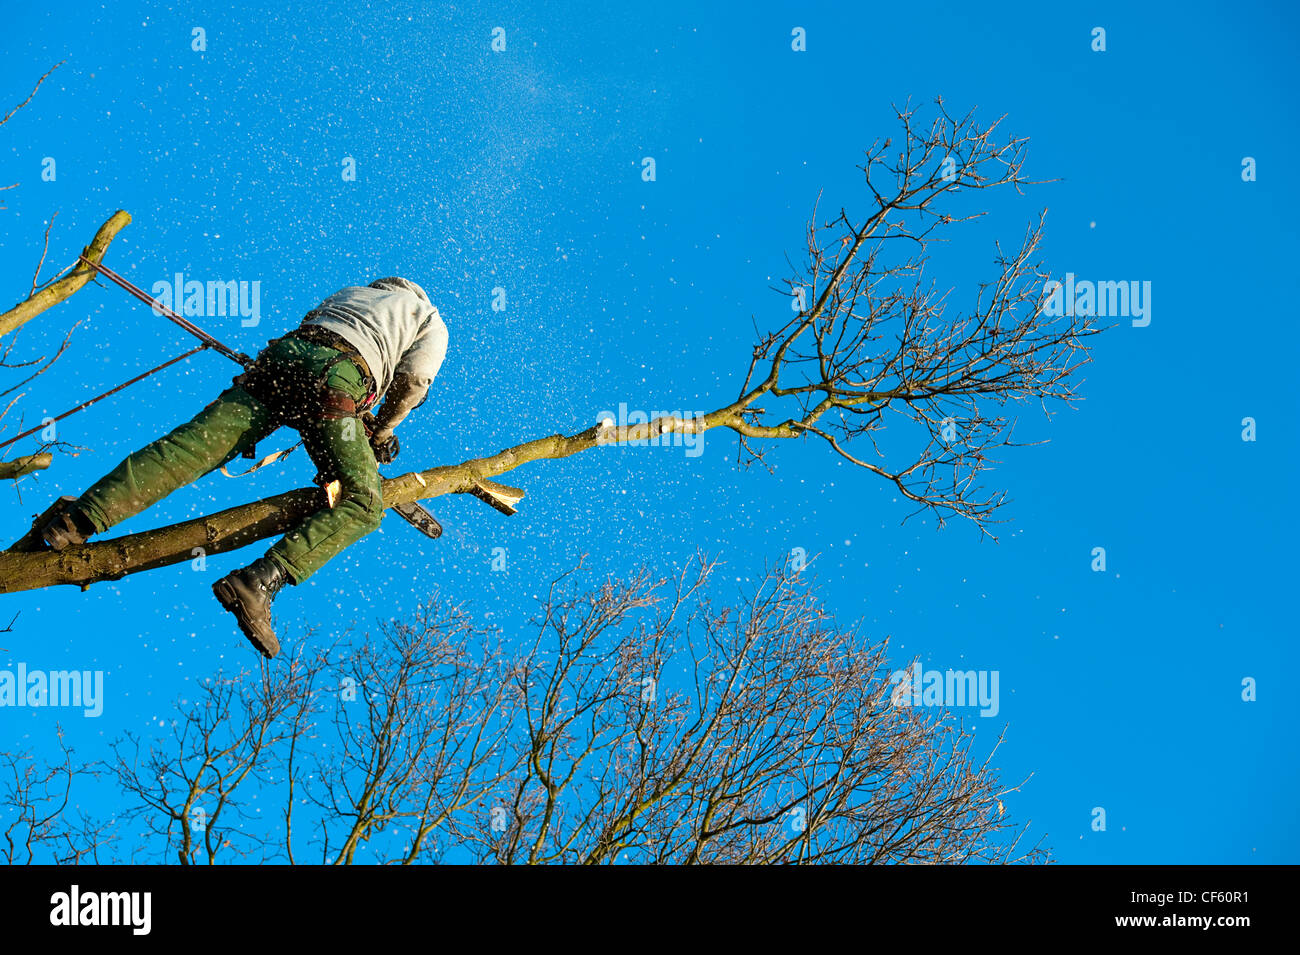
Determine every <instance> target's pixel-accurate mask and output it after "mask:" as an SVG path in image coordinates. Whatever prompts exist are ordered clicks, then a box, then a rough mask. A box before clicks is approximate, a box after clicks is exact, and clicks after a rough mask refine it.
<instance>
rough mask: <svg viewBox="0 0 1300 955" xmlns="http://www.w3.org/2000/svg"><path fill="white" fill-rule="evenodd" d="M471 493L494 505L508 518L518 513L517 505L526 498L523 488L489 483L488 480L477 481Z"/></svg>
mask: <svg viewBox="0 0 1300 955" xmlns="http://www.w3.org/2000/svg"><path fill="white" fill-rule="evenodd" d="M469 492H470V493H471V494H473V495H474V496H475V497H476V498H478V499H479V500H480V501H485V502H486V503H488V504H490V505H492V506H493V507H494V508H496V509H497V510H498V511H500V512H501V513H502V514H505V515H506V516H507V517H509V516H511V515H513V514H517V513H518V511H517V510H516V509H515V505H516V504H518V503H519V502H520V501H521V500H523V497H524V491H523V488H518V487H511V486H510V485H508V484H498V483H497V482H496V481H489V480H487V479H486V478H479V479H477V480H476V481H475V482H474V486H473V487H472V488H470V491H469Z"/></svg>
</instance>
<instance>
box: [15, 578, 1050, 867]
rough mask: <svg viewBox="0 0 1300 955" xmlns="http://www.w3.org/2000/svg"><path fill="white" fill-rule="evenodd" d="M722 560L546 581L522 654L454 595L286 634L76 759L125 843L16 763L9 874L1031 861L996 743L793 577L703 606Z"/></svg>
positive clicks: (1039, 856)
mask: <svg viewBox="0 0 1300 955" xmlns="http://www.w3.org/2000/svg"><path fill="white" fill-rule="evenodd" d="M716 566H717V565H716V562H715V561H712V560H709V559H705V558H703V557H700V558H698V559H697V560H696V561H695V562H694V563H692V564H691V565H689V566H687V567H685V568H683V569H682V570H681V571H680V572H678V573H676V574H674V575H673V576H671V577H662V576H656V575H654V574H652V573H650V572H648V571H642V572H640V573H639V574H637V575H635V576H634V577H633V578H632V579H630V580H625V581H618V580H607V581H606V582H605V583H604V584H603V585H601V586H599V587H597V588H595V589H593V590H579V589H578V588H577V587H576V586H575V585H574V581H573V579H572V578H571V577H564V578H561V579H560V580H557V581H555V582H553V583H552V585H551V588H550V590H549V591H548V593H547V594H546V596H545V597H544V598H542V599H541V602H540V607H539V611H538V614H537V616H536V620H535V636H534V637H533V639H532V640H531V641H526V642H525V645H524V646H522V647H519V648H518V649H516V650H510V651H507V650H506V649H505V648H504V647H503V645H502V643H501V641H500V639H499V635H498V634H496V633H494V632H492V631H490V630H485V629H482V628H478V627H475V626H474V625H473V624H471V622H470V621H469V619H468V617H467V616H466V614H465V613H464V611H463V610H462V609H461V608H456V607H451V608H445V609H442V610H440V611H439V612H438V613H436V614H434V613H432V612H430V613H426V614H424V615H422V616H420V617H419V618H418V619H415V620H411V621H408V622H405V623H401V624H395V625H392V626H389V627H386V628H384V629H383V630H382V632H380V633H377V634H373V635H371V636H370V638H369V639H364V640H361V641H360V642H356V643H352V642H341V643H339V644H337V645H335V646H333V647H322V646H320V645H318V644H317V643H316V641H315V640H304V641H300V642H299V644H298V647H297V649H296V652H292V653H290V654H289V655H288V657H289V662H288V664H287V665H277V666H275V667H270V666H266V665H263V666H262V667H261V669H260V670H255V671H251V672H241V673H237V674H229V675H225V676H217V677H214V678H212V679H209V680H207V681H206V682H204V683H203V684H202V685H201V687H200V691H199V692H198V693H197V694H196V695H195V696H194V698H192V699H189V700H186V701H182V702H181V703H180V704H178V706H177V709H176V713H175V716H174V718H173V720H172V721H171V730H170V733H169V734H168V735H166V736H164V737H163V738H157V739H142V738H139V737H135V736H132V737H128V738H126V739H123V740H120V741H119V742H118V743H116V744H115V746H114V756H113V758H112V759H111V760H109V761H108V762H107V763H106V764H103V765H96V766H93V767H90V769H89V770H85V771H91V770H93V771H95V772H99V773H103V774H106V775H108V776H109V777H111V778H113V779H115V780H116V782H117V784H118V786H119V788H120V790H121V792H122V794H123V795H124V797H125V798H126V800H127V801H126V804H125V805H124V806H123V807H122V809H121V810H120V811H119V812H118V813H117V817H118V820H119V821H118V826H117V828H118V829H119V830H121V829H129V830H130V831H129V832H117V833H112V832H106V830H105V829H104V827H101V826H96V825H94V824H92V823H88V822H86V821H83V820H76V821H75V823H73V824H71V825H70V826H65V822H64V820H63V819H62V817H61V816H60V815H59V813H58V812H51V810H50V809H49V808H42V809H36V808H33V807H34V806H35V805H36V804H37V802H38V801H39V800H38V799H37V796H39V794H40V792H41V788H40V784H41V783H42V781H43V780H45V779H54V780H56V781H57V782H58V784H59V788H58V790H57V793H58V796H59V799H58V800H57V801H56V802H55V804H54V808H55V809H62V808H63V806H64V805H66V803H67V796H66V788H67V782H68V780H69V779H71V776H72V775H75V774H76V773H77V772H80V771H83V770H82V769H81V768H80V767H75V766H73V765H72V764H71V763H69V764H68V765H67V766H66V767H65V768H63V769H62V770H61V771H60V770H59V768H57V767H56V768H54V769H52V770H50V771H49V773H50V775H47V776H40V775H39V773H36V775H33V774H34V773H35V772H36V771H34V770H31V769H30V768H28V769H26V770H23V771H21V772H16V771H15V767H21V766H25V765H26V764H25V763H24V762H23V761H22V759H21V758H20V757H18V756H16V755H9V756H7V757H5V758H4V759H3V760H0V766H8V767H10V770H9V771H10V774H11V775H18V776H19V777H20V779H19V782H20V783H21V785H19V786H18V787H17V791H18V792H19V795H17V796H15V795H13V793H14V792H15V787H13V786H11V787H10V791H11V795H10V798H9V799H8V800H7V804H6V805H4V806H0V824H3V825H8V826H9V830H8V831H10V832H20V831H21V832H22V833H24V835H25V834H26V833H36V836H31V837H26V841H25V842H24V843H23V845H25V846H26V847H27V848H25V849H22V850H21V851H19V852H17V859H16V861H37V862H40V861H50V860H51V859H53V858H56V857H57V858H66V857H72V856H76V855H77V854H80V855H86V856H89V855H90V854H95V855H97V856H103V855H112V854H113V852H114V850H115V849H116V848H117V847H119V846H121V845H123V844H127V845H129V846H131V847H132V848H131V850H130V852H131V853H132V855H131V857H130V861H137V862H143V861H170V862H180V863H183V864H191V863H217V862H265V861H287V862H313V863H329V864H350V863H363V862H373V863H395V864H409V863H418V862H431V861H462V862H463V861H474V862H492V863H499V864H516V863H530V864H540V863H574V864H577V863H581V864H614V863H626V862H632V863H674V864H676V863H683V864H702V863H724V864H725V863H734V864H757V863H798V864H806V863H827V862H832V863H835V862H839V863H960V862H1037V861H1045V859H1046V853H1045V852H1044V850H1042V848H1041V847H1040V846H1038V845H1033V846H1028V845H1023V844H1022V843H1024V841H1025V839H1024V835H1025V832H1024V827H1022V826H1017V825H1013V824H1012V823H1011V822H1010V816H1009V815H1008V814H1007V813H1006V810H1005V804H1004V799H1005V798H1006V796H1007V793H1008V792H1010V791H1013V790H1014V789H1016V788H1018V787H1017V786H1011V787H1008V786H1006V785H1004V784H1002V783H1001V782H1000V781H999V780H998V776H997V771H996V769H995V767H993V765H992V763H991V759H992V756H993V753H989V754H987V755H986V756H984V757H983V758H978V757H977V756H976V755H975V754H974V752H973V745H972V744H973V735H972V733H971V731H970V730H969V729H967V728H965V727H964V726H962V725H961V723H960V722H959V721H958V720H957V719H956V718H955V717H953V716H952V714H951V713H950V712H949V711H947V710H945V709H942V708H931V707H913V706H901V705H895V701H894V700H893V699H892V691H893V689H894V687H893V685H892V683H891V681H890V667H889V661H888V659H887V655H886V651H887V644H886V642H885V641H883V640H873V639H868V638H866V637H864V636H862V634H861V633H860V632H859V631H858V629H857V628H856V627H848V628H846V627H842V626H840V625H838V624H837V623H836V622H835V621H834V620H833V619H832V618H831V617H830V616H829V614H828V613H827V612H826V611H825V609H824V608H823V607H822V606H821V605H820V603H819V602H818V600H817V599H816V596H815V591H814V589H813V587H812V586H811V585H810V584H809V582H808V581H806V580H805V579H803V578H804V576H805V575H806V574H807V571H804V572H802V573H794V572H791V571H789V570H788V569H786V568H781V567H778V568H776V569H773V570H771V571H770V572H768V573H767V574H766V575H765V577H764V578H763V579H762V580H760V581H759V582H758V583H757V584H756V585H755V586H753V587H752V588H751V589H750V590H748V591H747V592H745V593H744V594H743V595H741V596H740V598H739V599H738V600H736V601H732V602H728V603H727V604H726V605H724V606H718V605H715V602H714V599H713V597H711V596H710V593H711V588H710V580H711V578H712V576H713V575H714V572H715V570H716ZM994 752H996V746H995V747H994ZM22 773H25V776H24V775H22ZM69 774H71V775H69ZM24 780H25V782H24ZM48 801H49V800H48V797H47V804H48ZM15 816H16V817H17V820H18V821H15V818H14V817H15ZM114 835H117V836H118V838H117V839H116V841H114V840H113V836H114ZM13 841H14V842H15V843H17V842H19V841H21V840H19V839H15V840H13ZM11 855H14V852H13V850H11Z"/></svg>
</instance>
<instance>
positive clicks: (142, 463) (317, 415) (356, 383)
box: [33, 278, 447, 657]
mask: <svg viewBox="0 0 1300 955" xmlns="http://www.w3.org/2000/svg"><path fill="white" fill-rule="evenodd" d="M446 353H447V328H446V326H445V325H444V324H443V322H442V318H441V317H440V316H439V315H438V310H437V309H436V308H434V306H433V305H432V304H431V303H430V301H429V296H428V295H426V294H425V291H424V289H422V288H420V286H418V285H416V284H415V283H414V282H411V281H409V280H407V279H404V278H385V279H379V280H378V281H376V282H371V283H370V285H368V286H348V287H347V288H344V289H342V290H340V291H339V292H336V293H335V294H334V295H331V296H330V297H329V298H327V299H326V300H325V301H324V302H322V303H321V304H320V305H319V306H317V308H316V309H314V310H313V311H312V312H310V313H309V314H308V315H307V317H306V318H304V319H303V321H302V324H301V325H300V326H299V327H298V328H297V329H295V330H294V331H292V332H290V333H289V334H287V335H285V336H283V337H281V338H277V339H274V340H272V341H271V342H269V343H268V344H267V347H266V349H265V350H264V351H262V353H261V354H260V355H258V357H257V360H256V361H255V362H254V363H253V364H252V365H251V366H249V368H248V369H247V370H246V371H245V372H244V373H243V374H241V375H239V376H238V377H236V378H235V379H234V381H233V383H232V385H231V387H230V388H228V389H226V390H225V391H224V392H222V393H221V395H220V396H219V397H218V398H217V400H216V401H214V402H212V403H211V404H210V405H208V406H207V407H206V408H204V409H203V410H202V411H201V412H199V414H198V415H197V416H196V417H195V418H194V419H193V420H192V421H189V422H187V423H186V424H183V425H181V426H180V427H178V428H176V429H175V430H174V431H172V432H171V433H170V434H168V435H166V436H165V437H162V438H159V439H158V440H157V441H155V442H153V443H152V444H150V445H148V446H147V447H145V448H142V449H141V450H139V451H136V452H135V453H134V454H132V455H130V456H129V457H128V458H127V459H126V460H125V461H123V462H122V463H121V464H119V465H118V466H117V467H116V468H114V469H113V471H112V472H111V473H110V474H108V475H107V476H106V477H104V478H103V479H101V480H100V481H99V482H98V483H96V484H95V485H94V486H93V487H91V488H90V490H88V491H86V493H84V494H82V495H81V497H80V498H72V497H65V498H63V499H61V500H60V501H59V502H58V503H57V504H56V505H55V506H53V507H51V508H50V509H49V510H48V511H46V512H45V513H44V514H42V515H41V516H40V517H39V518H38V519H37V521H36V524H35V527H34V531H33V537H34V538H35V539H36V540H37V542H38V546H39V544H40V543H43V544H44V545H45V546H47V547H50V548H53V549H54V550H63V549H64V548H65V547H68V546H69V545H72V544H82V543H85V541H86V539H87V538H88V537H90V536H91V535H92V534H98V533H102V532H104V531H106V530H108V529H109V528H110V527H113V526H114V525H115V524H119V523H121V522H122V521H124V520H126V519H127V518H128V517H132V516H134V515H135V514H138V513H139V512H140V511H142V510H144V509H145V508H147V507H149V506H150V505H151V504H154V503H155V502H157V501H159V500H161V499H162V498H164V497H166V496H167V495H168V494H170V493H171V492H172V491H174V490H176V489H177V488H180V487H184V486H185V485H186V484H190V483H192V482H194V481H196V480H198V479H199V478H200V477H202V476H203V475H205V474H208V473H210V472H211V471H214V470H216V469H217V468H220V467H224V466H225V465H226V464H227V463H229V462H230V461H232V460H233V459H234V458H235V457H237V456H238V455H241V454H244V455H245V456H250V457H251V456H252V453H253V448H254V447H255V446H256V444H257V443H258V442H259V441H261V440H262V439H263V438H265V437H267V436H268V435H269V434H270V433H271V432H272V431H275V430H276V429H277V428H279V427H280V426H281V425H288V426H289V427H291V428H294V429H295V430H297V431H298V433H299V434H300V435H301V436H302V440H303V444H304V445H305V446H306V448H307V452H308V453H309V454H310V455H311V459H312V461H313V462H314V463H315V465H316V467H317V468H318V469H319V473H318V474H317V475H316V483H317V484H319V485H321V486H322V487H326V488H327V489H328V490H327V493H326V497H327V502H326V503H327V506H324V507H322V508H321V509H320V510H318V511H316V512H315V513H314V514H312V515H311V516H309V517H307V518H306V519H305V520H304V521H303V522H302V523H301V524H299V525H298V526H297V527H295V528H294V529H292V530H291V531H289V533H288V534H286V535H285V536H284V537H283V538H282V539H281V540H280V541H278V542H277V543H276V544H275V545H274V546H272V547H271V549H270V550H268V551H267V552H266V554H265V556H263V557H259V558H258V559H257V560H255V561H253V563H252V564H250V565H249V566H247V567H244V568H242V569H240V570H236V571H233V572H232V573H229V574H227V575H226V576H225V577H223V578H221V579H220V580H218V581H217V582H216V583H215V584H213V585H212V591H213V593H214V594H215V595H216V597H217V599H218V600H219V601H220V602H221V605H222V606H223V607H225V608H226V609H227V610H229V611H230V612H231V613H233V614H234V615H235V619H236V620H237V621H238V623H239V627H240V629H241V630H242V631H243V632H244V635H245V636H247V637H248V639H249V641H250V642H252V644H253V646H255V647H256V648H257V649H258V650H260V651H261V652H262V653H263V654H264V655H265V656H267V657H274V656H275V655H276V654H277V653H279V652H280V643H279V640H277V639H276V636H275V631H274V630H273V629H272V627H271V602H272V601H273V600H274V599H275V596H276V594H277V593H278V592H279V590H280V588H281V587H283V586H284V584H285V582H286V581H288V582H289V583H292V584H300V583H302V582H303V581H304V580H306V579H307V578H308V577H310V576H311V575H312V574H314V573H315V572H316V571H317V570H319V569H320V568H321V567H322V566H323V565H324V564H325V563H326V562H327V561H328V560H329V559H330V558H332V557H334V556H335V555H336V554H338V553H339V552H341V551H342V550H344V549H345V548H346V547H348V546H349V545H350V544H352V543H354V542H355V541H357V540H359V539H361V538H362V537H364V536H365V535H366V534H368V533H370V532H371V531H373V530H374V529H375V528H377V527H378V526H379V522H380V519H381V518H382V517H383V513H384V503H383V493H382V490H381V484H380V477H379V470H378V467H377V464H376V462H379V463H385V464H386V463H388V462H389V461H391V460H392V459H393V458H394V457H395V456H396V455H397V451H398V443H397V436H396V435H395V434H394V433H393V429H394V428H396V427H397V425H398V424H399V423H400V422H401V421H402V420H403V419H404V418H405V417H406V416H407V415H408V414H409V413H410V412H411V410H412V409H413V408H415V407H417V406H418V405H420V404H421V403H422V402H423V401H424V398H425V395H426V393H427V392H428V389H429V385H430V384H431V383H432V382H433V379H434V377H435V376H436V375H437V374H438V370H439V368H441V366H442V361H443V358H444V357H445V356H446ZM381 398H382V399H383V406H382V407H381V408H380V409H379V411H378V414H371V411H370V409H371V408H372V407H373V406H374V405H375V404H376V403H377V402H378V401H379V400H380V399H381ZM334 482H337V484H336V485H335V484H334ZM335 487H336V488H337V494H335V493H334V488H335Z"/></svg>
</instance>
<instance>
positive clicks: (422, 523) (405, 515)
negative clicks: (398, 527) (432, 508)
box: [392, 501, 442, 540]
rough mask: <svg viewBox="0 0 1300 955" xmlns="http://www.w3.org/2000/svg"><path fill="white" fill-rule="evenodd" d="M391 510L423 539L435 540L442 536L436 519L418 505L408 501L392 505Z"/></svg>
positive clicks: (440, 527)
mask: <svg viewBox="0 0 1300 955" xmlns="http://www.w3.org/2000/svg"><path fill="white" fill-rule="evenodd" d="M392 509H393V510H394V511H396V512H397V513H398V514H399V515H400V516H401V518H402V519H403V520H404V521H406V523H408V524H410V525H411V526H412V527H414V528H415V529H416V530H417V531H419V532H420V533H421V534H423V535H424V536H425V537H432V538H433V539H434V540H437V539H438V538H439V537H441V536H442V525H441V524H439V523H438V519H437V518H436V517H434V516H433V515H432V514H430V513H429V512H428V511H426V510H425V509H424V507H423V506H422V505H420V504H417V503H415V502H414V501H408V502H406V503H404V504H394V505H393V507H392Z"/></svg>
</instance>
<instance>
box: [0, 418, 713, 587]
mask: <svg viewBox="0 0 1300 955" xmlns="http://www.w3.org/2000/svg"><path fill="white" fill-rule="evenodd" d="M738 421H739V419H738V418H736V417H735V416H734V412H733V411H732V410H731V409H730V408H724V409H721V410H720V411H717V412H714V413H713V414H712V415H707V416H705V417H704V418H701V419H693V420H685V419H681V418H675V417H673V418H658V419H656V420H655V421H653V422H650V423H649V424H639V425H630V426H625V427H611V428H601V427H599V426H597V427H592V428H588V429H587V430H585V431H581V432H579V433H577V434H573V435H567V436H566V435H561V434H556V435H551V436H549V437H545V438H538V439H537V440H535V441H529V442H527V443H525V444H521V445H517V446H515V447H513V448H507V449H505V450H504V451H499V452H497V453H496V454H493V455H489V456H488V457H483V458H474V459H472V460H469V461H465V462H462V463H460V464H454V465H448V466H445V467H437V468H432V469H431V470H428V471H418V472H411V473H409V474H404V475H401V476H400V477H396V478H391V479H389V480H386V481H385V482H384V504H385V505H387V506H388V507H392V506H393V505H394V504H400V503H402V502H404V501H418V500H422V499H425V498H432V497H441V496H442V495H444V494H472V495H474V496H475V497H480V498H481V497H483V496H484V493H487V494H489V495H492V496H496V497H498V498H502V497H504V498H506V499H508V500H509V499H515V498H517V496H518V492H516V493H514V494H512V493H510V492H511V491H513V490H514V489H501V485H497V484H496V483H495V482H494V481H492V480H491V479H492V478H493V477H495V476H497V475H500V474H504V473H505V472H507V471H511V470H513V469H514V468H517V467H519V466H520V465H523V464H528V463H531V462H534V461H542V460H546V459H548V458H563V457H568V456H569V455H572V454H577V453H578V452H580V451H587V450H590V449H592V448H596V447H600V446H601V445H604V444H618V443H624V442H627V441H634V440H642V439H648V438H650V437H651V436H652V435H654V434H656V433H658V434H663V433H671V431H673V430H680V431H682V432H687V431H690V432H692V433H698V432H702V431H704V430H707V429H708V428H712V427H717V426H718V425H721V424H725V423H727V422H734V423H738ZM497 489H501V490H500V491H497ZM494 491H496V492H497V493H495V494H494V493H493V492H494ZM322 505H323V495H322V492H321V491H320V490H318V489H316V488H300V489H298V490H296V491H288V492H286V493H284V494H277V495H275V496H274V497H268V498H265V499H263V500H260V501H253V502H252V503H250V504H241V505H239V506H237V507H232V508H227V509H226V510H224V511H221V512H219V513H216V514H210V515H207V516H205V517H200V518H196V519H194V520H192V521H183V522H181V523H179V524H172V525H170V526H168V527H160V528H158V529H156V530H149V531H142V532H140V533H138V534H128V535H126V536H125V537H119V538H115V539H112V540H106V541H98V542H92V543H88V544H83V545H81V546H80V547H69V548H67V549H66V550H63V551H59V552H57V553H56V552H54V551H41V552H37V553H19V552H16V551H5V552H4V553H0V594H3V593H15V592H17V591H20V590H35V589H38V588H40V587H50V586H54V585H56V584H73V585H75V586H79V587H81V588H82V589H85V588H87V587H89V586H90V585H91V584H93V583H97V582H99V581H104V580H120V579H121V578H122V577H125V576H127V575H128V574H135V573H139V572H141V571H145V570H154V569H156V568H158V567H166V566H169V565H171V564H179V563H182V562H184V561H187V560H193V559H194V558H195V557H196V556H198V555H199V554H204V555H211V554H222V553H226V552H227V551H232V550H238V549H239V548H241V547H246V546H248V545H249V544H252V543H255V542H257V541H259V540H265V539H266V538H269V537H278V536H280V535H282V534H285V533H286V532H288V531H289V530H290V529H291V528H293V527H294V526H295V525H297V524H298V523H299V522H300V521H302V520H303V519H304V518H305V517H307V516H308V515H310V514H312V513H313V512H314V511H316V510H318V509H319V508H320V507H321V506H322ZM15 536H16V535H15Z"/></svg>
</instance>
